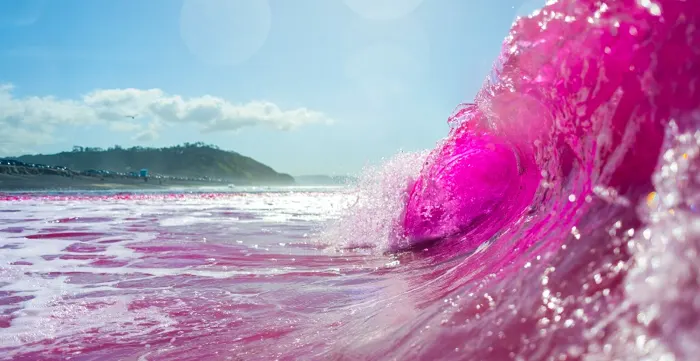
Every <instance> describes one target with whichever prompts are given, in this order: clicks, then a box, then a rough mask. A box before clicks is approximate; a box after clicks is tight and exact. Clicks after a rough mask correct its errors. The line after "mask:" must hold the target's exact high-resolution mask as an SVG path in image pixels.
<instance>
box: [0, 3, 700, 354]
mask: <svg viewBox="0 0 700 361" xmlns="http://www.w3.org/2000/svg"><path fill="white" fill-rule="evenodd" d="M699 25H700V3H698V2H694V1H690V0H686V1H683V0H639V1H636V0H616V1H608V2H604V1H594V0H579V1H574V0H562V1H550V2H549V4H548V5H547V6H546V7H545V8H543V9H542V10H540V11H538V12H536V13H534V14H533V15H531V16H529V17H525V18H521V19H519V20H518V21H516V23H515V24H514V26H513V28H512V30H511V33H510V34H509V36H508V37H507V38H506V39H505V42H504V46H503V52H502V54H501V56H500V57H499V59H498V60H497V62H496V64H495V66H494V71H493V73H492V74H491V75H490V76H489V77H488V78H487V80H486V81H485V83H484V86H483V88H482V90H481V92H480V93H479V94H478V96H477V97H476V99H475V100H473V101H472V102H469V103H465V104H464V105H461V106H460V107H458V109H457V111H456V112H455V113H454V114H453V116H452V117H450V118H449V121H450V124H451V126H452V127H451V131H450V133H449V134H448V135H447V137H446V138H445V140H444V141H443V142H441V143H440V144H439V145H438V146H437V147H436V148H435V149H434V150H432V151H429V152H426V153H420V154H400V155H397V156H396V157H395V158H393V159H391V160H390V161H388V162H387V163H386V164H384V165H382V166H380V167H377V168H373V169H368V170H367V171H366V172H365V174H364V175H363V177H362V179H361V181H360V182H359V183H358V184H357V185H356V186H352V187H348V188H342V189H340V188H339V189H308V188H306V189H304V188H287V189H276V190H267V191H250V190H249V191H240V192H224V191H216V192H213V191H209V192H193V193H184V192H169V193H135V194H118V193H109V192H105V193H50V194H46V193H44V194H38V193H34V194H6V195H3V196H2V200H1V201H0V202H2V203H0V215H1V216H0V249H1V252H0V311H1V312H2V316H0V357H3V359H8V360H66V359H71V360H494V361H500V360H528V361H529V360H695V358H696V355H697V353H698V352H700V281H699V280H700V259H698V257H699V256H698V252H699V251H700V221H699V219H698V213H697V212H698V209H697V207H698V204H697V203H698V201H700V192H699V190H700V176H698V174H699V173H698V167H699V166H700V158H699V157H700V93H699V92H698V90H697V89H696V88H697V86H698V85H697V84H698V79H700V34H699V33H698V26H699Z"/></svg>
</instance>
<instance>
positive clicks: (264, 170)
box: [15, 143, 294, 184]
mask: <svg viewBox="0 0 700 361" xmlns="http://www.w3.org/2000/svg"><path fill="white" fill-rule="evenodd" d="M15 159H17V160H19V161H22V162H25V163H37V164H46V165H52V166H64V167H68V168H70V169H73V170H77V171H85V170H90V169H94V170H107V171H112V172H138V171H139V170H140V169H142V168H147V169H148V171H149V173H150V174H159V175H166V176H182V177H212V178H221V179H226V180H229V181H231V182H234V183H236V182H238V183H240V184H250V183H278V184H291V183H294V178H292V176H290V175H288V174H283V173H277V172H276V171H275V170H274V169H272V168H270V167H268V166H267V165H265V164H262V163H260V162H258V161H256V160H254V159H252V158H249V157H246V156H243V155H240V154H238V153H236V152H230V151H224V150H221V149H219V148H217V147H216V146H212V145H206V144H204V143H194V144H190V143H185V144H183V145H177V146H173V147H167V148H143V147H132V148H122V147H119V146H114V147H112V148H109V149H101V148H89V147H79V146H76V147H74V148H73V151H71V152H62V153H58V154H47V155H44V154H37V155H23V156H21V157H17V158H15Z"/></svg>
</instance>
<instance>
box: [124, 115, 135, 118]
mask: <svg viewBox="0 0 700 361" xmlns="http://www.w3.org/2000/svg"><path fill="white" fill-rule="evenodd" d="M126 117H127V118H131V119H136V115H126Z"/></svg>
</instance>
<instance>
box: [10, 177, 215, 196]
mask: <svg viewBox="0 0 700 361" xmlns="http://www.w3.org/2000/svg"><path fill="white" fill-rule="evenodd" d="M207 186H208V187H226V186H228V183H223V182H208V181H189V180H171V179H167V180H158V179H149V181H148V182H144V181H143V179H133V178H116V177H115V178H112V177H105V178H98V177H91V176H81V175H76V176H73V177H66V176H61V175H53V174H16V175H14V174H13V175H10V174H0V192H22V191H26V192H31V191H65V190H69V191H100V190H105V191H106V190H124V191H128V190H167V189H169V188H173V187H185V188H189V187H207Z"/></svg>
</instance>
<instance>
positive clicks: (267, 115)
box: [0, 84, 334, 147]
mask: <svg viewBox="0 0 700 361" xmlns="http://www.w3.org/2000/svg"><path fill="white" fill-rule="evenodd" d="M130 116H134V117H133V118H131V117H130ZM333 122H334V121H333V119H332V118H330V117H329V116H327V115H326V114H324V113H323V112H320V111H316V110H312V109H308V108H303V107H302V108H293V109H282V108H281V107H279V106H278V105H276V104H275V103H272V102H269V101H252V102H248V103H242V104H236V103H232V102H229V101H228V100H225V99H222V98H220V97H216V96H213V95H203V96H198V97H184V96H181V95H174V94H168V93H166V92H165V91H163V90H161V89H135V88H127V89H99V90H94V91H91V92H89V93H87V94H85V95H83V96H82V97H80V98H78V99H62V98H58V97H55V96H25V97H16V96H14V87H13V85H12V84H0V126H1V127H2V129H3V131H2V133H3V134H8V132H7V131H6V130H8V129H9V130H13V131H14V132H15V133H16V134H15V135H14V136H7V135H5V136H3V137H1V138H0V143H2V142H5V143H6V144H9V142H10V140H11V141H12V142H13V143H12V144H14V145H16V144H19V143H22V144H25V145H27V146H31V145H38V144H42V143H44V142H50V141H51V135H52V133H53V130H54V129H55V128H56V127H57V126H61V127H66V126H84V125H92V126H101V127H106V128H107V129H109V130H111V131H115V132H129V133H136V136H135V137H134V140H137V141H142V142H147V141H152V140H154V139H157V138H158V137H159V132H160V130H161V129H162V128H163V127H165V126H171V125H182V124H191V125H195V126H197V127H198V128H199V129H200V131H201V132H202V133H209V132H220V131H234V130H238V129H241V128H244V127H256V126H262V127H268V128H272V129H276V130H282V131H290V130H294V129H297V128H299V127H301V126H305V125H309V124H332V123H333ZM23 140H26V141H23ZM0 147H1V145H0Z"/></svg>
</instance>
